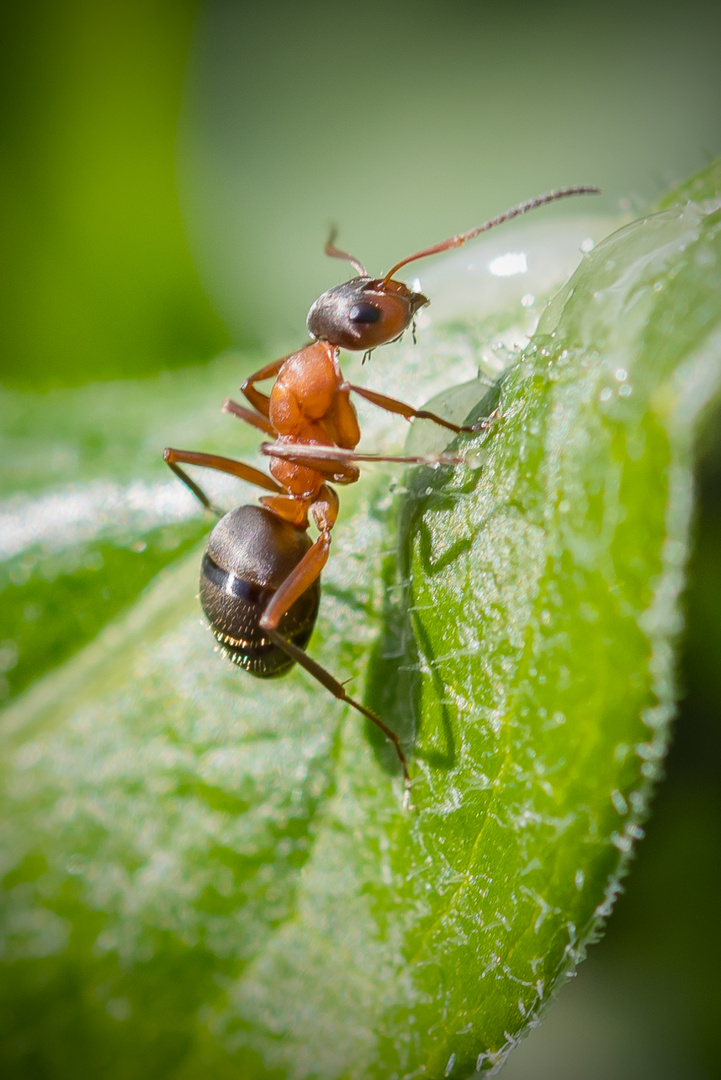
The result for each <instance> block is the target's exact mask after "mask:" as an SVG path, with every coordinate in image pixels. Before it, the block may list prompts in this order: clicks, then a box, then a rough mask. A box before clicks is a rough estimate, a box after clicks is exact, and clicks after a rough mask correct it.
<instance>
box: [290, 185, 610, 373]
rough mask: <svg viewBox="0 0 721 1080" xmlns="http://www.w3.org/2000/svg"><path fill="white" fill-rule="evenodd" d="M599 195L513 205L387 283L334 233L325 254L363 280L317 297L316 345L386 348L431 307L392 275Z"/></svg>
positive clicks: (420, 255) (312, 326) (554, 195)
mask: <svg viewBox="0 0 721 1080" xmlns="http://www.w3.org/2000/svg"><path fill="white" fill-rule="evenodd" d="M597 194H599V189H598V188H593V187H574V188H559V189H557V190H556V191H549V192H548V193H547V194H546V195H539V196H538V198H536V199H529V200H528V201H527V202H524V203H519V204H518V206H513V207H512V208H511V209H510V210H506V211H505V213H503V214H499V215H498V217H495V218H491V219H490V221H485V222H484V223H483V225H478V226H477V227H476V228H475V229H470V230H469V231H468V232H464V233H457V234H456V235H455V236H449V237H448V239H447V240H442V241H441V242H440V244H434V245H433V246H432V247H427V248H423V249H422V250H421V251H416V252H415V254H413V255H408V256H406V258H405V259H401V261H400V262H398V263H396V264H395V266H393V267H391V269H390V270H389V271H388V273H387V274H386V276H385V277H384V278H370V277H368V273H367V271H366V268H365V267H364V266H363V263H361V262H359V261H358V259H356V258H355V257H354V256H353V255H349V254H348V252H347V251H341V250H340V248H337V247H336V246H335V230H332V231H331V234H330V238H329V240H328V243H327V244H326V246H325V253H326V255H330V256H331V257H332V258H334V259H345V260H346V262H349V263H351V265H353V266H354V267H355V268H356V270H357V271H358V274H359V275H360V276H359V277H356V278H352V279H351V280H350V281H346V282H344V283H343V285H336V286H335V288H333V289H329V290H328V292H324V293H323V295H322V296H319V297H318V299H317V300H316V302H315V303H314V304H313V307H312V308H311V309H310V311H309V312H308V330H309V332H310V334H311V336H312V337H314V338H315V339H316V340H321V341H329V342H330V343H331V345H338V346H340V347H341V348H343V349H356V350H362V351H363V352H366V351H367V350H368V349H375V347H376V345H385V343H386V342H387V341H393V340H394V339H395V338H397V337H399V336H400V335H401V334H402V333H403V331H404V330H405V329H406V327H408V326H410V324H411V322H412V320H413V316H414V315H415V313H416V312H417V311H418V309H419V308H421V307H423V306H424V304H427V303H428V299H427V297H425V296H423V294H422V293H414V292H411V290H410V289H409V288H408V286H407V285H404V284H403V282H402V281H396V280H395V278H394V277H393V275H394V274H396V273H397V272H398V271H399V270H400V269H401V268H402V267H404V266H407V265H408V263H412V262H415V261H416V259H426V258H427V257H428V256H429V255H438V254H439V253H440V252H442V251H450V250H451V248H457V247H460V246H461V244H465V242H466V241H467V240H472V239H473V237H474V236H479V235H480V234H481V233H483V232H487V231H488V230H489V229H494V228H495V227H496V225H501V224H502V223H503V222H504V221H510V220H511V218H515V217H518V216H519V214H525V213H527V211H528V210H535V208H536V207H537V206H545V204H546V203H550V202H555V201H556V200H557V199H565V198H567V197H568V196H569V195H597Z"/></svg>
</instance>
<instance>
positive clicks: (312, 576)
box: [258, 485, 411, 809]
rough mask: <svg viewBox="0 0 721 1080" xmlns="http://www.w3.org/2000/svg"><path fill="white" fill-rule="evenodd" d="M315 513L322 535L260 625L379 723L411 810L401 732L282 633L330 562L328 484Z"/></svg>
mask: <svg viewBox="0 0 721 1080" xmlns="http://www.w3.org/2000/svg"><path fill="white" fill-rule="evenodd" d="M311 513H312V514H313V517H314V518H315V521H316V524H317V525H318V528H319V529H320V530H321V532H320V536H319V537H318V539H317V540H316V541H315V543H314V544H313V545H312V546H311V547H310V548H309V549H308V551H307V552H306V553H305V555H304V556H303V558H302V559H301V561H300V562H299V563H298V565H297V566H296V567H295V569H294V570H292V571H291V573H290V574H289V575H288V577H287V578H286V580H285V581H284V582H283V584H282V585H281V586H280V588H279V589H278V590H277V591H276V592H275V594H274V595H273V597H272V598H271V600H270V602H269V603H268V606H267V607H266V609H265V611H264V612H263V614H262V615H261V617H260V620H259V624H258V625H259V626H260V628H261V629H262V630H264V631H265V633H266V634H267V635H268V637H269V638H270V640H271V641H272V642H273V643H274V644H275V645H277V646H278V647H279V648H280V649H282V650H283V652H285V653H286V654H287V655H288V656H289V657H290V658H291V659H292V660H294V661H295V662H296V663H297V664H299V665H300V666H301V667H302V668H304V670H305V671H307V672H308V674H309V675H312V676H313V678H314V679H316V680H317V681H318V682H319V683H320V684H321V686H324V687H325V689H326V690H329V691H330V693H331V694H333V696H334V697H336V698H338V700H339V701H344V702H345V703H346V705H350V706H351V707H352V708H353V709H355V710H356V712H359V713H361V715H362V716H365V717H366V719H367V720H370V721H371V723H372V724H375V726H376V727H377V728H379V729H380V731H382V732H383V734H384V735H385V737H386V739H388V741H389V742H390V743H392V745H393V748H394V750H395V752H396V756H397V758H398V761H399V762H400V766H401V769H402V771H403V783H404V789H405V793H404V798H403V805H404V806H405V807H406V808H407V809H410V806H411V803H410V790H411V778H410V773H409V772H408V759H407V758H406V755H405V753H404V751H403V747H402V746H401V741H400V739H399V738H398V735H397V734H396V733H395V731H392V730H391V728H389V727H388V725H387V724H385V723H384V722H383V721H382V720H381V718H380V717H379V716H376V714H375V713H374V712H371V710H370V709H367V708H366V707H365V705H361V703H360V702H359V701H356V700H355V698H352V697H350V695H349V694H347V693H346V689H345V687H344V686H343V684H342V683H340V682H338V680H337V679H336V678H334V677H333V675H331V673H330V672H329V671H326V669H325V668H324V667H321V665H320V664H318V663H317V662H316V661H315V660H312V659H311V658H310V657H309V656H308V655H307V654H306V653H305V652H303V650H302V649H300V648H298V646H297V645H295V644H294V643H293V642H292V641H288V640H287V638H285V637H283V635H282V634H280V633H278V624H279V623H280V620H281V619H282V618H283V616H284V615H285V613H286V612H287V611H289V609H290V608H291V607H292V606H293V604H294V603H295V602H296V600H298V599H299V597H301V596H302V595H303V593H304V592H306V590H307V589H309V588H310V587H311V585H312V584H313V583H314V582H315V581H317V579H318V578H319V577H320V574H321V571H322V570H323V567H324V566H325V564H326V563H327V561H328V555H329V554H330V532H331V529H332V528H333V525H334V524H335V519H336V516H337V513H338V496H337V495H336V494H335V492H334V491H333V489H332V488H329V487H326V486H325V485H324V486H323V487H322V488H321V492H320V495H319V497H318V498H317V499H316V501H315V502H314V503H313V506H312V507H311Z"/></svg>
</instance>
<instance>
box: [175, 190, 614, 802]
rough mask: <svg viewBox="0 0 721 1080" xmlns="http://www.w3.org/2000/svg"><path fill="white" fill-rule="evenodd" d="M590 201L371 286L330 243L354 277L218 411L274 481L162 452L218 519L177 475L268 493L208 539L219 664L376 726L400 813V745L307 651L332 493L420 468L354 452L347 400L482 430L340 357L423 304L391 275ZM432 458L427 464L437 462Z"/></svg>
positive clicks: (207, 605) (185, 453) (205, 595)
mask: <svg viewBox="0 0 721 1080" xmlns="http://www.w3.org/2000/svg"><path fill="white" fill-rule="evenodd" d="M597 193H598V188H593V187H575V188H563V189H560V190H557V191H551V192H549V193H548V194H546V195H541V196H539V197H538V198H536V199H530V200H529V201H528V202H525V203H521V204H520V205H519V206H515V207H513V209H511V210H507V211H506V212H505V213H503V214H500V215H499V216H498V217H496V218H493V219H492V220H490V221H487V222H485V223H484V224H483V225H480V226H479V227H478V228H476V229H471V230H470V231H469V232H465V233H460V234H458V235H457V236H452V237H450V238H449V239H448V240H443V241H442V242H441V243H440V244H435V245H434V246H433V247H428V248H424V249H423V250H422V251H418V252H416V253H415V255H409V256H408V257H407V258H405V259H402V260H401V261H400V262H398V263H396V265H395V266H394V267H393V268H392V269H391V270H389V271H388V273H387V274H386V275H385V277H383V278H372V277H370V276H369V275H368V272H367V271H366V269H365V267H364V266H363V264H362V263H360V262H359V261H358V260H357V259H355V258H354V257H353V256H352V255H349V254H348V253H347V252H345V251H340V250H339V249H338V248H336V247H335V246H334V242H333V241H334V237H333V236H331V238H330V240H329V241H328V243H327V244H326V247H325V251H326V254H327V255H330V256H332V257H333V258H337V259H345V260H346V261H347V262H349V263H351V265H352V266H353V267H355V269H356V270H357V271H358V276H357V277H354V278H351V280H350V281H346V282H344V283H343V284H342V285H336V286H334V287H333V288H332V289H329V290H328V291H327V292H325V293H323V295H322V296H320V297H319V298H318V299H317V300H316V301H315V303H314V304H313V306H312V307H311V309H310V311H309V313H308V320H307V325H308V331H309V333H310V336H311V338H312V341H311V342H310V343H309V344H308V345H305V346H304V347H303V348H302V349H300V350H299V351H298V352H294V353H291V354H290V355H289V356H284V357H283V358H282V359H281V360H276V361H275V362H274V363H272V364H268V365H267V367H264V368H261V370H260V371H257V372H256V373H255V374H254V375H251V376H250V378H248V379H246V380H245V382H244V383H243V386H242V388H241V389H242V392H243V394H244V395H245V397H246V398H247V400H248V402H249V403H250V405H251V406H252V408H251V409H249V408H246V407H245V406H243V405H238V404H237V403H236V402H234V401H230V400H228V401H226V402H225V404H224V406H223V410H224V411H225V412H228V413H231V414H232V415H233V416H237V417H238V418H239V419H241V420H245V421H246V423H248V424H252V426H253V427H256V428H259V429H260V430H261V431H263V432H265V434H266V435H269V436H271V437H272V438H273V440H274V441H273V442H272V443H264V444H263V445H262V447H261V450H262V452H263V453H264V454H266V455H267V456H269V457H270V458H271V459H272V460H271V463H270V474H271V475H270V476H267V475H266V474H265V473H263V472H261V471H260V470H259V469H255V468H253V466H251V465H245V464H243V463H242V462H240V461H234V460H232V459H231V458H225V457H220V456H218V455H217V454H202V453H196V452H195V451H193V450H173V449H171V448H167V449H166V450H165V453H164V457H165V460H166V461H167V463H168V465H169V466H170V468H171V469H172V470H173V472H174V473H175V474H176V475H177V476H178V477H179V478H180V479H181V480H182V481H183V483H184V484H186V485H187V486H188V487H189V488H190V490H191V491H192V492H193V494H194V495H195V496H196V497H197V498H198V499H199V500H200V502H201V503H202V504H203V506H205V507H206V508H207V509H209V510H213V511H214V512H218V511H215V508H214V507H213V506H212V504H211V502H210V500H209V498H208V497H207V495H206V494H205V492H204V491H203V490H202V488H200V487H199V486H198V485H197V484H196V483H195V481H194V480H192V479H191V478H190V477H189V476H188V474H187V473H186V472H185V471H184V469H182V468H181V465H201V466H203V467H204V468H206V469H217V470H218V471H219V472H224V473H230V474H231V475H232V476H237V477H239V478H240V479H241V480H247V481H248V482H249V483H251V484H255V485H256V486H257V487H260V488H263V489H264V490H265V491H268V492H270V493H271V494H269V495H264V496H262V498H261V499H260V503H261V505H260V506H255V505H254V506H238V507H236V508H235V510H231V511H230V513H228V514H225V515H224V516H222V517H221V519H220V521H219V522H218V523H217V525H216V526H215V528H214V529H213V531H212V532H211V534H210V539H209V541H208V549H207V551H206V553H205V557H204V558H203V564H202V569H201V573H200V600H201V603H202V605H203V610H204V611H205V614H206V615H207V617H208V619H209V621H210V626H211V629H212V631H213V633H214V634H215V637H216V638H217V640H218V641H219V642H220V645H221V646H222V649H223V651H224V652H225V654H226V656H228V658H229V659H230V660H232V661H233V662H234V663H236V664H238V665H240V667H243V668H245V669H246V671H249V672H250V673H251V674H252V675H257V676H259V677H260V678H269V677H273V676H276V675H281V674H283V673H284V672H286V671H287V670H288V669H289V668H290V667H292V665H293V664H295V663H297V664H300V665H301V667H303V668H305V670H306V671H307V672H308V673H309V674H310V675H312V676H313V678H314V679H317V680H318V682H319V683H321V685H322V686H324V687H325V688H326V690H329V691H330V692H331V694H333V695H334V696H335V697H337V698H339V699H340V700H341V701H345V702H346V703H347V704H348V705H351V706H352V707H353V708H354V709H356V710H357V712H359V713H362V715H363V716H365V717H367V718H368V720H370V721H371V722H372V723H373V724H375V725H376V727H378V728H380V730H381V731H382V732H383V734H384V735H385V737H386V738H387V739H388V740H389V741H390V742H391V743H392V744H393V747H394V749H395V752H396V754H397V756H398V761H399V762H400V766H401V769H402V770H403V778H404V783H405V804H406V805H409V792H410V775H409V772H408V759H407V758H406V755H405V752H404V750H403V747H402V746H401V743H400V739H399V738H398V735H396V733H395V732H394V731H392V730H391V729H390V728H389V727H388V725H387V724H385V723H384V722H383V720H381V719H380V717H378V716H376V715H375V713H373V712H371V710H370V709H367V708H366V707H365V705H362V704H361V703H360V702H359V701H356V700H355V699H354V698H352V697H350V696H349V695H348V694H347V693H346V691H345V687H344V686H343V684H342V683H340V682H338V680H337V679H335V678H334V677H333V676H332V675H331V674H330V672H328V671H326V670H325V668H323V667H321V666H320V664H318V663H316V661H315V660H312V659H311V658H310V657H309V656H307V655H306V653H305V647H306V645H307V644H308V641H309V639H310V636H311V634H312V632H313V627H314V625H315V620H316V615H317V613H318V603H319V600H320V575H321V571H322V570H323V567H324V566H325V564H326V562H327V561H328V555H329V553H330V540H331V530H332V529H333V526H334V525H335V523H336V519H337V517H338V496H337V495H336V493H335V491H334V490H333V488H332V487H330V486H329V484H330V483H334V484H352V483H355V481H356V480H357V479H358V477H359V475H360V470H359V469H358V466H357V463H358V462H361V461H395V462H400V463H405V464H409V463H410V464H418V463H427V462H428V460H429V459H427V458H418V457H381V456H377V455H369V454H357V453H356V452H355V448H356V446H357V445H358V442H359V440H360V428H359V426H358V418H357V416H356V411H355V409H354V407H353V405H352V403H351V400H350V395H351V393H354V394H358V395H359V397H362V398H365V400H366V401H370V402H372V404H374V405H377V406H378V407H379V408H381V409H386V410H387V411H388V412H392V413H398V414H399V415H400V416H404V417H405V418H406V419H407V420H412V419H416V418H423V419H426V420H432V421H433V422H434V423H436V424H440V425H441V426H442V427H444V428H447V429H448V430H449V431H452V432H454V433H460V432H473V431H479V430H481V429H482V428H483V427H484V426H486V424H487V421H483V422H481V423H480V424H473V425H470V426H464V425H462V424H452V423H450V422H449V421H448V420H444V419H443V418H442V417H440V416H437V415H436V414H435V413H432V412H429V411H428V410H427V409H414V408H412V407H411V406H410V405H405V404H403V402H401V401H396V400H395V399H394V398H391V397H386V396H385V395H384V394H378V393H376V392H375V391H373V390H366V389H365V388H364V387H362V386H353V385H352V384H350V383H347V382H346V381H345V380H344V378H343V375H342V373H341V370H340V367H339V364H338V353H339V350H340V349H341V348H343V349H350V350H352V351H356V352H358V351H360V352H364V353H368V352H370V351H371V350H373V349H375V348H376V347H377V346H378V345H385V344H386V343H387V342H390V341H395V340H396V339H397V338H399V337H400V336H401V335H402V334H403V332H404V330H406V329H407V328H408V327H409V326H410V325H411V323H412V322H413V318H414V316H415V314H416V312H417V311H418V310H419V308H422V307H424V306H425V305H426V304H427V303H428V302H429V301H428V298H427V297H425V296H423V294H422V293H417V292H413V291H412V290H411V289H409V288H408V287H407V286H406V285H404V284H403V282H401V281H396V280H395V277H394V275H395V274H396V273H397V271H398V270H400V269H401V268H402V267H404V266H407V265H408V263H411V262H415V261H416V260H417V259H423V258H425V257H426V256H428V255H436V254H438V253H439V252H442V251H448V250H449V249H450V248H455V247H460V245H461V244H465V243H466V241H467V240H471V239H472V238H473V237H474V236H478V235H479V234H480V233H482V232H486V231H487V230H488V229H492V228H494V227H495V226H496V225H500V224H501V223H502V222H504V221H508V220H510V219H511V218H515V217H518V216H519V215H520V214H525V213H526V212H527V211H528V210H532V209H534V208H535V207H537V206H543V205H544V204H545V203H549V202H553V201H555V200H556V199H563V198H566V197H567V196H569V195H586V194H597ZM264 379H274V380H275V382H274V383H273V386H272V387H271V391H270V394H263V393H261V392H260V391H259V390H258V389H256V385H255V384H256V383H257V382H262V381H263V380H264ZM438 460H439V459H438V458H436V459H433V461H434V462H435V463H437V462H438ZM441 460H442V459H441ZM218 513H219V512H218ZM309 515H310V517H311V518H312V519H313V521H314V523H315V525H316V527H317V529H318V536H317V537H316V539H315V540H314V541H312V540H311V539H310V536H309V535H308V527H309V520H308V519H309Z"/></svg>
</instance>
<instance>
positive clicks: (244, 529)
mask: <svg viewBox="0 0 721 1080" xmlns="http://www.w3.org/2000/svg"><path fill="white" fill-rule="evenodd" d="M310 546H311V540H310V537H309V536H308V533H307V532H306V531H304V530H302V529H298V528H296V527H295V526H294V525H291V524H289V523H288V522H287V521H284V520H283V519H282V518H280V517H279V516H278V515H277V514H274V513H272V511H270V510H267V509H266V508H265V507H264V506H239V507H237V508H236V509H235V510H231V511H230V513H229V514H226V515H225V517H223V518H221V519H220V521H219V522H218V524H217V525H216V526H215V528H214V529H213V531H212V533H211V534H210V539H209V540H208V550H207V551H206V553H205V557H204V559H203V564H202V567H201V571H200V602H201V604H202V605H203V610H204V611H205V614H206V615H207V617H208V619H209V621H210V626H211V629H212V631H213V633H214V634H215V637H216V638H217V640H218V641H219V642H220V645H221V646H222V648H223V651H224V652H225V653H226V655H227V656H228V658H229V659H230V660H232V661H233V662H234V663H235V664H238V665H239V666H240V667H242V668H245V670H246V671H249V672H250V673H251V674H252V675H257V676H259V677H260V678H270V677H272V676H275V675H282V674H283V673H284V672H286V671H287V670H288V669H289V668H290V667H292V665H293V663H294V661H293V660H292V659H291V658H290V656H288V654H287V652H284V651H283V649H281V648H280V647H279V646H278V645H276V644H275V643H274V642H273V641H271V640H270V639H269V638H268V637H267V635H266V634H265V633H264V631H263V630H261V628H260V626H259V625H258V623H259V620H260V618H261V616H262V614H263V612H264V610H265V608H266V607H267V605H268V601H269V600H270V598H271V597H272V596H273V594H274V593H275V591H276V590H277V589H278V587H279V586H280V585H282V584H283V582H284V581H286V580H287V578H288V576H289V575H290V573H291V572H292V571H293V570H294V569H295V567H296V566H297V565H298V563H299V562H300V560H301V559H302V558H303V556H304V555H305V553H306V552H307V551H308V549H309V548H310ZM319 601H320V584H319V582H318V580H316V581H314V582H313V584H312V585H311V586H310V587H309V588H308V589H307V590H306V591H305V592H304V593H303V595H302V596H300V597H299V599H298V600H296V602H295V603H294V604H293V605H292V606H291V607H290V609H289V610H288V611H287V612H286V613H285V614H284V615H283V617H282V619H281V620H280V623H279V624H278V632H279V633H280V634H282V635H283V636H284V637H285V638H286V639H287V640H289V641H291V642H293V644H294V645H297V646H298V648H299V649H304V648H305V646H306V645H307V643H308V641H309V639H310V636H311V634H312V632H313V627H314V625H315V620H316V615H317V613H318V603H319Z"/></svg>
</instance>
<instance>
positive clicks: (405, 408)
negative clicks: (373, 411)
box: [348, 383, 489, 434]
mask: <svg viewBox="0 0 721 1080" xmlns="http://www.w3.org/2000/svg"><path fill="white" fill-rule="evenodd" d="M348 389H349V390H352V391H353V393H354V394H359V395H360V396H361V397H363V398H365V399H366V401H370V402H372V404H373V405H377V406H378V407H379V408H380V409H385V410H386V412H391V413H397V414H398V415H399V416H405V418H406V420H432V421H433V423H434V424H440V426H441V427H444V428H448V430H449V431H455V433H456V434H460V433H461V432H462V431H469V432H471V431H483V430H484V428H486V427H488V426H489V424H488V421H486V420H481V421H480V422H479V423H478V424H465V425H464V424H452V423H451V421H450V420H444V419H443V417H442V416H438V415H437V414H436V413H434V412H430V411H429V410H428V409H414V408H413V407H412V406H411V405H406V404H405V403H404V402H402V401H397V400H396V398H392V397H387V396H386V395H385V394H378V393H376V391H375V390H366V389H365V387H363V386H352V385H351V384H350V383H349V384H348Z"/></svg>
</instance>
